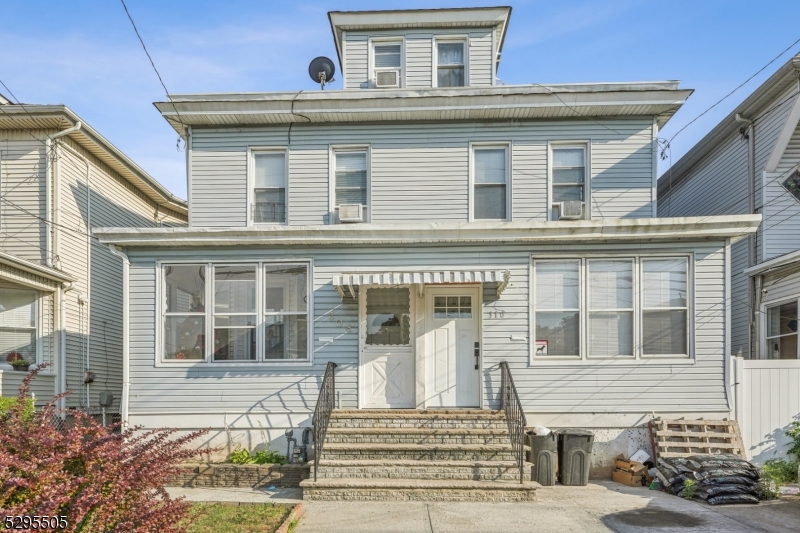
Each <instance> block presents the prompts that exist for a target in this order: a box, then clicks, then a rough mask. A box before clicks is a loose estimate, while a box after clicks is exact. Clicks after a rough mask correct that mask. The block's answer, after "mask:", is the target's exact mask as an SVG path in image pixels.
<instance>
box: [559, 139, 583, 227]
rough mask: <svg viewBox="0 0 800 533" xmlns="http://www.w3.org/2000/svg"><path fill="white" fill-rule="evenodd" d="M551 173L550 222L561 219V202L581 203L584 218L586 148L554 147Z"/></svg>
mask: <svg viewBox="0 0 800 533" xmlns="http://www.w3.org/2000/svg"><path fill="white" fill-rule="evenodd" d="M552 162H553V168H552V171H551V190H552V205H551V218H550V219H551V220H559V219H560V218H561V204H562V202H583V207H582V212H583V213H582V215H581V218H585V217H586V147H585V146H554V147H553V149H552Z"/></svg>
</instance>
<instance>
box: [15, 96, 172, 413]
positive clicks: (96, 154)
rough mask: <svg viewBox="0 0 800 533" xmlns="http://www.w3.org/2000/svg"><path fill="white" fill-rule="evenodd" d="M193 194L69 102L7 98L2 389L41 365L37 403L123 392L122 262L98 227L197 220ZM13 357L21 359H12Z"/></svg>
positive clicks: (72, 404) (91, 401)
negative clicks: (159, 177)
mask: <svg viewBox="0 0 800 533" xmlns="http://www.w3.org/2000/svg"><path fill="white" fill-rule="evenodd" d="M186 216H187V206H186V203H185V202H184V201H183V200H181V199H179V198H176V197H175V196H173V195H172V194H171V193H170V192H169V191H167V190H166V188H164V187H163V186H162V185H161V184H160V183H158V182H157V181H156V180H155V179H154V178H153V177H152V176H150V175H149V174H147V173H146V172H145V171H144V170H143V169H142V168H140V167H139V166H138V165H137V164H136V163H134V162H133V161H132V160H131V159H130V158H128V157H127V156H126V155H125V154H123V153H122V152H121V151H120V150H119V149H118V148H116V147H115V146H114V145H113V144H112V143H111V142H109V141H108V140H107V139H106V138H104V137H103V136H102V135H101V134H100V133H99V132H98V131H97V130H95V129H94V128H92V127H91V126H90V125H89V124H88V123H87V122H86V121H85V120H84V119H82V118H81V117H79V116H78V115H76V114H75V113H74V112H73V111H72V110H71V109H70V108H69V107H67V106H64V105H43V104H19V103H14V102H11V101H10V100H8V99H6V98H4V97H2V95H0V394H2V396H5V397H14V396H16V395H17V390H18V388H19V386H20V383H21V382H22V380H23V379H24V378H25V376H26V375H27V373H28V370H29V368H35V367H36V366H37V365H39V364H42V363H47V364H48V365H49V366H48V367H47V368H45V369H44V370H43V371H42V372H41V373H40V374H39V375H38V376H37V378H36V379H35V380H34V382H33V384H32V392H33V393H34V394H35V395H36V401H37V404H43V403H44V402H47V401H49V400H50V399H51V398H52V397H53V396H54V395H56V394H61V393H63V392H67V391H71V392H72V394H70V395H69V396H67V397H66V398H62V400H61V402H60V406H61V407H62V408H70V409H72V408H78V409H83V410H94V411H99V408H100V407H101V406H100V398H99V396H100V394H101V393H104V392H109V393H111V394H112V395H113V400H112V402H111V405H107V406H106V407H108V412H109V414H112V413H118V412H119V403H120V398H121V397H122V336H123V335H122V315H123V312H122V266H121V262H120V260H119V258H118V257H116V256H115V255H114V254H113V253H112V252H111V251H110V250H109V248H108V247H107V246H105V245H102V244H100V243H99V242H98V241H97V239H96V238H94V237H92V235H91V232H92V229H93V228H95V227H98V226H109V225H114V226H121V227H125V226H127V227H137V228H139V227H147V226H152V227H157V226H175V225H184V224H185V223H186ZM12 362H15V363H16V364H15V365H13V366H12V364H11V363H12Z"/></svg>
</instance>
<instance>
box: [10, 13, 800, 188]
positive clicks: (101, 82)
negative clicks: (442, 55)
mask: <svg viewBox="0 0 800 533" xmlns="http://www.w3.org/2000/svg"><path fill="white" fill-rule="evenodd" d="M127 3H128V8H129V9H130V11H131V13H132V15H133V17H134V20H135V21H136V23H137V25H138V27H139V30H140V32H141V34H142V37H143V38H144V40H145V43H146V44H147V46H148V48H149V50H150V53H151V55H152V56H153V59H154V60H155V62H156V66H157V67H158V68H159V70H160V72H161V74H162V76H163V78H164V81H165V83H166V85H167V88H168V89H169V90H170V91H171V92H173V93H180V92H220V91H276V90H298V89H314V84H313V83H312V82H311V80H310V79H309V78H308V74H307V65H308V62H309V60H311V59H312V58H314V57H316V56H318V55H327V56H329V57H332V58H335V49H334V45H333V40H332V38H331V34H330V26H329V24H328V18H327V16H326V13H327V12H328V11H330V10H360V9H397V8H413V7H457V6H483V5H497V4H502V3H503V2H491V1H488V2H487V1H484V2H474V1H470V0H459V1H451V0H439V1H437V2H435V3H434V2H426V1H422V0H413V1H408V0H406V1H403V2H400V1H385V2H376V1H356V0H338V1H335V2H334V1H325V2H286V1H281V2H277V1H248V0H243V1H237V0H226V1H224V2H223V1H220V0H217V1H215V2H211V1H204V0H196V1H191V2H190V1H185V0H172V1H170V2H164V1H155V0H127ZM510 4H511V5H512V7H513V13H512V16H511V23H510V26H509V31H508V36H507V38H506V44H505V49H504V51H503V62H502V64H501V67H500V70H499V72H498V76H499V77H500V78H501V79H502V80H503V81H504V82H505V83H507V84H518V83H530V82H536V83H558V82H594V81H639V80H672V79H676V80H681V86H682V87H687V88H692V89H695V90H696V91H695V93H694V95H693V96H692V97H691V98H690V99H689V101H688V103H687V104H686V105H685V106H684V107H683V108H682V109H681V110H680V111H679V112H678V113H677V114H676V115H675V117H674V118H673V119H672V121H671V122H670V123H669V124H668V125H667V127H666V128H665V129H664V130H663V131H662V133H661V136H663V137H666V138H669V137H671V136H672V134H674V133H675V132H676V131H677V130H678V129H680V127H682V126H683V125H684V124H686V123H687V122H688V121H689V120H691V119H692V118H694V117H695V116H697V115H698V114H699V113H700V112H701V111H703V110H704V109H706V108H707V107H708V106H710V105H711V104H712V103H714V102H715V101H716V100H718V99H719V98H721V97H722V96H724V95H725V94H727V93H728V92H729V91H730V90H732V89H733V88H734V87H736V86H737V85H738V84H739V83H741V82H742V81H744V80H745V79H747V78H748V77H749V76H750V75H751V74H753V73H754V72H756V71H757V70H758V69H760V68H761V67H762V66H763V65H764V64H766V63H767V62H768V61H769V60H771V59H772V58H773V57H775V56H776V55H777V54H778V53H779V52H780V51H781V50H783V49H785V48H786V47H787V46H789V45H790V44H791V43H792V42H794V41H795V40H796V39H798V38H800V26H798V22H797V21H798V20H800V2H797V1H791V0H784V1H769V0H761V1H758V2H753V1H744V0H741V1H734V0H731V1H712V0H694V1H675V2H669V1H664V2H654V1H645V0H624V1H615V0H606V1H600V2H586V1H561V2H552V1H538V0H530V1H514V2H511V3H510ZM2 20H3V23H2V25H1V26H0V79H2V80H3V82H5V83H6V85H8V86H9V88H10V89H11V90H12V91H13V92H14V94H15V95H16V96H17V97H18V98H19V99H20V100H21V101H22V102H27V103H50V104H55V103H63V104H66V105H68V106H69V107H70V108H72V109H73V110H74V111H76V112H77V113H78V114H79V115H80V116H81V117H82V118H84V119H85V120H86V121H87V122H88V123H89V124H91V125H92V126H93V127H95V128H96V129H97V130H98V131H100V132H101V133H102V134H103V135H104V136H105V137H106V138H108V139H109V140H110V141H111V142H113V143H114V144H115V145H116V146H118V147H119V148H120V149H122V150H123V151H124V152H125V153H126V154H128V155H129V156H130V157H131V158H132V159H134V160H135V161H137V162H138V163H139V164H140V165H141V166H142V167H143V168H144V169H145V170H147V171H148V172H149V173H150V174H152V175H153V176H154V177H155V178H157V179H158V180H160V181H161V182H162V183H164V184H165V185H166V186H167V187H168V188H169V189H170V190H172V191H173V192H174V193H175V194H177V195H178V196H181V197H185V195H186V190H185V189H186V184H185V179H186V178H185V172H184V168H185V164H184V162H185V159H184V154H182V153H180V152H178V151H177V150H176V146H175V145H176V140H177V135H176V134H175V132H174V131H172V129H171V128H170V127H169V126H168V125H167V123H166V122H165V121H164V120H163V119H162V118H161V116H160V115H159V113H158V112H157V111H156V109H155V108H154V107H153V106H152V102H154V101H162V100H164V91H163V90H162V88H161V86H160V85H159V83H158V79H157V78H156V76H155V74H154V73H153V71H152V70H151V68H150V65H149V63H148V61H147V57H146V56H145V55H144V52H143V51H142V49H141V47H140V45H139V42H138V41H137V39H136V36H135V34H134V33H133V30H132V28H131V26H130V23H129V22H128V19H127V18H126V16H125V13H124V11H123V9H122V5H121V4H120V3H119V2H118V1H115V0H106V1H98V0H95V1H79V0H70V1H69V2H61V1H56V0H26V1H25V2H14V3H7V4H4V6H3V14H2ZM798 52H800V45H797V46H794V47H793V48H792V50H790V51H789V52H787V53H786V54H784V56H782V57H781V58H780V59H779V60H778V61H776V62H775V63H773V64H772V65H771V66H770V67H769V68H768V69H767V70H766V71H765V72H764V73H763V74H762V75H760V76H758V77H757V78H756V79H754V80H753V81H752V82H750V83H749V84H748V85H746V86H745V87H743V88H742V89H741V90H740V91H739V92H737V93H736V94H735V95H734V96H732V97H731V98H729V99H728V100H726V101H725V102H724V103H723V104H721V105H720V106H718V107H717V108H716V109H714V110H713V111H712V112H710V113H709V114H707V115H706V116H705V117H703V118H702V119H701V120H699V121H697V122H696V123H694V124H693V125H692V126H690V127H689V128H688V129H687V130H686V131H684V132H683V133H681V134H680V135H679V136H678V137H677V138H676V139H675V140H674V141H673V144H672V158H673V162H674V161H677V159H678V158H679V157H680V156H681V155H682V154H683V153H685V152H686V150H687V149H689V148H691V146H692V145H693V144H694V143H695V142H697V141H698V140H699V139H700V138H701V137H702V136H703V135H704V134H705V133H706V132H708V130H710V129H711V128H712V127H713V126H714V125H715V124H716V123H717V122H718V121H719V120H720V119H721V118H722V117H724V116H725V115H726V114H727V113H728V112H729V111H730V110H731V109H733V108H734V107H735V106H736V104H738V103H739V102H741V100H742V99H743V98H745V97H746V96H747V95H748V94H749V93H750V92H751V91H752V90H753V89H755V88H756V87H757V86H758V84H759V83H760V82H761V81H763V80H764V79H766V78H767V77H768V76H769V75H770V74H771V73H772V72H774V71H775V70H776V69H777V68H778V67H779V66H780V65H781V64H782V63H784V62H785V61H786V60H787V59H788V58H789V57H791V55H793V54H796V53H798ZM334 87H335V88H338V87H340V84H339V83H338V82H337V83H334ZM0 92H5V91H4V90H3V89H2V88H0ZM7 96H8V95H7ZM667 164H668V161H666V162H662V163H661V171H662V172H663V170H664V169H665V168H666V165H667Z"/></svg>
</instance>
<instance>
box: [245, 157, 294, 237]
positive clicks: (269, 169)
mask: <svg viewBox="0 0 800 533" xmlns="http://www.w3.org/2000/svg"><path fill="white" fill-rule="evenodd" d="M254 159H255V171H254V174H255V176H254V181H255V183H254V185H255V203H254V205H253V222H256V223H260V222H261V223H263V222H277V223H284V222H286V156H285V154H284V153H282V152H281V153H274V154H256V155H255V156H254Z"/></svg>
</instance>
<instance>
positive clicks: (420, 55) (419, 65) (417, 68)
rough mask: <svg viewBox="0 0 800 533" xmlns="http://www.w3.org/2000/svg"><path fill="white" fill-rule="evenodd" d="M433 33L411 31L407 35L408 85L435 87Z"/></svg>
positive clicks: (409, 86)
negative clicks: (433, 77)
mask: <svg viewBox="0 0 800 533" xmlns="http://www.w3.org/2000/svg"><path fill="white" fill-rule="evenodd" d="M432 46H433V34H431V33H409V34H407V35H406V87H407V88H409V89H415V88H416V89H425V88H431V87H433V80H432V78H431V76H432V74H433V66H432V59H431V58H432V57H433V55H432V54H433V50H432V48H431V47H432Z"/></svg>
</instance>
